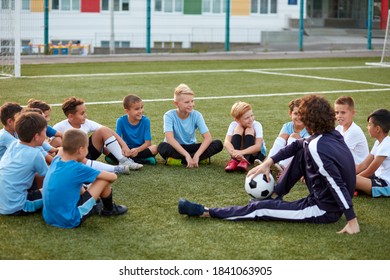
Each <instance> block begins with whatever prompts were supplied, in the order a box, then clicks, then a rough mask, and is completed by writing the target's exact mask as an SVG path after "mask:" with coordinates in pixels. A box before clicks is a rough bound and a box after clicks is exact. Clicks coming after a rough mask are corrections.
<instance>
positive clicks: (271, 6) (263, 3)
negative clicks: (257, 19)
mask: <svg viewBox="0 0 390 280" xmlns="http://www.w3.org/2000/svg"><path fill="white" fill-rule="evenodd" d="M277 6H278V2H277V0H251V13H252V14H276V13H277Z"/></svg>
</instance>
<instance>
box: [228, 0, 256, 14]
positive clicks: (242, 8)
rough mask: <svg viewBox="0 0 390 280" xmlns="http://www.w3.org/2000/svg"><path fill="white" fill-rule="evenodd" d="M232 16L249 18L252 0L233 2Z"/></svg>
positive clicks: (233, 0) (232, 0) (234, 0)
mask: <svg viewBox="0 0 390 280" xmlns="http://www.w3.org/2000/svg"><path fill="white" fill-rule="evenodd" d="M231 9H232V10H231V15H232V16H249V15H250V10H251V1H250V0H231Z"/></svg>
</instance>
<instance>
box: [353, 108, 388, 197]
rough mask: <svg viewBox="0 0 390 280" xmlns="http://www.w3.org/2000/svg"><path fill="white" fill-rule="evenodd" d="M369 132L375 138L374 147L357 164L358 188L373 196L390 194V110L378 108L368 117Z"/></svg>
mask: <svg viewBox="0 0 390 280" xmlns="http://www.w3.org/2000/svg"><path fill="white" fill-rule="evenodd" d="M367 121H368V126H367V129H368V133H369V134H370V136H371V137H373V138H375V139H376V141H375V143H374V147H373V148H372V149H371V152H370V153H369V154H368V156H367V157H366V159H365V160H363V161H362V162H361V163H360V164H358V165H357V166H356V174H357V177H356V189H357V190H358V191H363V192H365V193H367V194H369V195H371V196H372V197H380V196H387V197H389V196H390V137H389V130H390V112H389V111H388V110H387V109H378V110H376V111H374V112H372V113H371V114H370V115H369V116H368V118H367Z"/></svg>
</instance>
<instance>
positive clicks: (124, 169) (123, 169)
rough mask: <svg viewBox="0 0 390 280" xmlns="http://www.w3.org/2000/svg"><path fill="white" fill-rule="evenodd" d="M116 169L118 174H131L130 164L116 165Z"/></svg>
mask: <svg viewBox="0 0 390 280" xmlns="http://www.w3.org/2000/svg"><path fill="white" fill-rule="evenodd" d="M114 170H115V173H118V174H126V175H129V174H130V167H129V166H128V165H116V166H115V168H114Z"/></svg>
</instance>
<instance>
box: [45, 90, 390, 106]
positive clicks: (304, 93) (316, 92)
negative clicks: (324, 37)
mask: <svg viewBox="0 0 390 280" xmlns="http://www.w3.org/2000/svg"><path fill="white" fill-rule="evenodd" d="M383 91H390V88H378V89H358V90H354V89H351V90H329V91H313V92H310V91H304V92H283V93H259V94H246V95H225V96H205V97H195V100H209V99H231V98H254V97H271V96H289V95H307V94H331V93H341V94H348V93H356V92H383ZM164 101H171V102H172V101H173V98H158V99H142V102H164ZM122 102H123V101H122V100H114V101H100V102H99V101H97V102H85V104H86V105H104V104H122ZM50 105H51V106H53V107H58V106H62V104H59V103H57V104H50Z"/></svg>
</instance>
